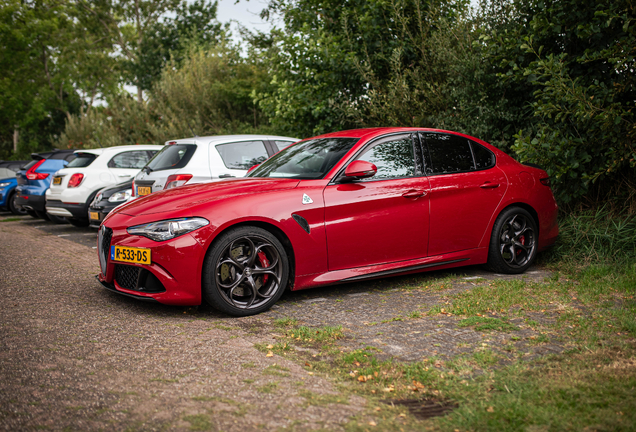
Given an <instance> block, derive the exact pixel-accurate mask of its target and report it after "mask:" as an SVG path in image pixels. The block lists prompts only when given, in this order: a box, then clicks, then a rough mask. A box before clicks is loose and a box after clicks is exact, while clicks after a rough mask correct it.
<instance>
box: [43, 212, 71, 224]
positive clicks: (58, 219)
mask: <svg viewBox="0 0 636 432" xmlns="http://www.w3.org/2000/svg"><path fill="white" fill-rule="evenodd" d="M46 215H47V216H48V217H49V220H50V221H51V222H53V223H55V224H65V223H68V221H67V220H66V218H65V217H60V216H55V215H52V214H49V213H47V214H46Z"/></svg>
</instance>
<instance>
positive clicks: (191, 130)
mask: <svg viewBox="0 0 636 432" xmlns="http://www.w3.org/2000/svg"><path fill="white" fill-rule="evenodd" d="M188 127H189V128H190V132H192V135H194V137H195V138H198V137H199V135H197V134H195V133H194V130H193V129H192V126H190V122H188Z"/></svg>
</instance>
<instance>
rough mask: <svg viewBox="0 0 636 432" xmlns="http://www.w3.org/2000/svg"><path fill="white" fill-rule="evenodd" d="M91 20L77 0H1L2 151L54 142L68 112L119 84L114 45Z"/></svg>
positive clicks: (22, 150)
mask: <svg viewBox="0 0 636 432" xmlns="http://www.w3.org/2000/svg"><path fill="white" fill-rule="evenodd" d="M93 24H94V23H92V22H91V20H90V19H88V20H87V19H86V17H85V16H83V15H82V14H81V13H80V12H79V11H78V9H77V8H76V7H75V5H74V4H73V3H60V2H55V1H51V0H35V1H18V0H4V1H3V7H2V8H0V67H1V68H2V70H3V74H2V77H1V78H0V119H1V124H0V140H1V142H0V154H1V157H8V156H9V155H10V154H11V153H12V150H13V153H16V151H19V152H20V153H21V154H22V155H24V154H27V153H29V152H30V151H35V150H37V149H39V148H46V147H47V146H50V145H51V143H52V141H53V140H55V138H56V136H57V135H59V133H60V131H61V130H62V129H63V128H64V122H65V120H66V118H67V117H68V116H69V115H70V114H72V113H76V112H79V111H80V109H82V107H84V109H89V108H90V106H91V105H92V103H93V102H94V100H95V97H96V96H98V94H99V93H100V92H104V91H106V90H105V89H107V88H112V87H113V86H114V85H115V84H114V83H115V82H116V78H115V79H113V74H112V71H111V70H109V69H112V68H109V66H110V65H111V63H110V57H109V52H110V51H109V47H110V45H109V44H108V43H107V42H105V41H104V39H103V35H101V34H95V33H94V30H95V27H94V25H93ZM16 138H17V139H16ZM18 142H19V143H20V147H18V146H17V143H18ZM16 157H17V155H16Z"/></svg>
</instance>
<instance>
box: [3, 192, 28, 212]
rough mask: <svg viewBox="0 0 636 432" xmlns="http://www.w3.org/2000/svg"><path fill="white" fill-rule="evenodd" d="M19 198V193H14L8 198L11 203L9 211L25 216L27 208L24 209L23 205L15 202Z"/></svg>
mask: <svg viewBox="0 0 636 432" xmlns="http://www.w3.org/2000/svg"><path fill="white" fill-rule="evenodd" d="M16 199H17V195H16V194H15V192H14V193H12V194H11V196H9V199H8V200H7V201H8V203H9V206H8V207H9V211H10V212H11V213H13V214H14V215H18V216H24V215H26V214H27V211H26V210H25V209H23V208H22V207H18V206H17V205H16V204H15V201H16Z"/></svg>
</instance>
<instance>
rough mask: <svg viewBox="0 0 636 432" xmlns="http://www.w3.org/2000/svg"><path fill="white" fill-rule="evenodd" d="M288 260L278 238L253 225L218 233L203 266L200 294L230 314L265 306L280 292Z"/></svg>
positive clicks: (283, 284)
mask: <svg viewBox="0 0 636 432" xmlns="http://www.w3.org/2000/svg"><path fill="white" fill-rule="evenodd" d="M288 275H289V260H288V258H287V254H286V253H285V249H284V248H283V245H282V244H281V243H280V241H279V240H278V239H277V238H276V237H275V236H274V235H273V234H271V233H270V232H268V231H266V230H264V229H262V228H257V227H240V228H235V229H231V230H229V231H227V232H226V233H224V234H222V235H221V236H220V237H219V238H218V239H217V240H216V241H215V243H214V244H213V245H212V247H211V248H210V250H209V251H208V253H207V256H206V258H205V263H204V267H203V294H204V297H205V299H206V301H207V302H208V303H209V304H210V305H211V306H213V307H215V308H216V309H219V310H221V311H223V312H225V313H228V314H230V315H234V316H247V315H253V314H257V313H260V312H263V311H264V310H267V309H269V308H270V307H271V306H272V305H273V304H274V303H276V301H278V299H279V298H280V296H281V295H282V293H283V290H284V289H285V286H286V285H287V278H288Z"/></svg>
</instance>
